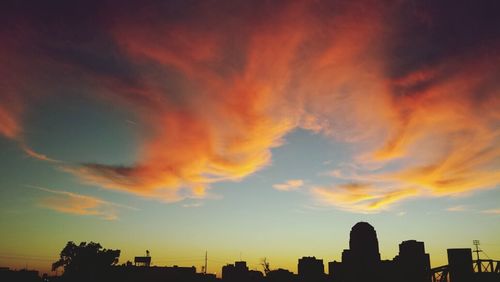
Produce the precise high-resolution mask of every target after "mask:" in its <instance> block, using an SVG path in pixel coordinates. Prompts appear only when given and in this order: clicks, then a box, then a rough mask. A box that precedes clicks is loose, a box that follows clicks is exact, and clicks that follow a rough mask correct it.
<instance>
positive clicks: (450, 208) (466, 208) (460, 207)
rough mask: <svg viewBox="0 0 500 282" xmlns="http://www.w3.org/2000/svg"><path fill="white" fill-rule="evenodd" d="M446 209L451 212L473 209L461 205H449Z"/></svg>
mask: <svg viewBox="0 0 500 282" xmlns="http://www.w3.org/2000/svg"><path fill="white" fill-rule="evenodd" d="M446 210H447V211H450V212H463V211H470V210H471V209H470V208H469V207H468V206H464V205H459V206H453V207H449V208H447V209H446Z"/></svg>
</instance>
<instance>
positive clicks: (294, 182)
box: [273, 179, 304, 191]
mask: <svg viewBox="0 0 500 282" xmlns="http://www.w3.org/2000/svg"><path fill="white" fill-rule="evenodd" d="M303 185H304V180H302V179H290V180H287V181H286V182H285V183H280V184H274V185H273V188H274V189H276V190H279V191H293V190H297V189H299V188H300V187H302V186H303Z"/></svg>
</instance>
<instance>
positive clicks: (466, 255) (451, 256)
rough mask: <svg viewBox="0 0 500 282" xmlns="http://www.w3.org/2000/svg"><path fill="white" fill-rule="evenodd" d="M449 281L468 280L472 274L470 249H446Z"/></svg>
mask: <svg viewBox="0 0 500 282" xmlns="http://www.w3.org/2000/svg"><path fill="white" fill-rule="evenodd" d="M448 266H449V270H450V282H470V281H472V277H473V274H474V269H473V268H472V251H471V249H448Z"/></svg>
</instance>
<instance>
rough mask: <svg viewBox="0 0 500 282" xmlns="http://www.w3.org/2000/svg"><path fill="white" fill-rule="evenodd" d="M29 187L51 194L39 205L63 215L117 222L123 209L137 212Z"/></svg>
mask: <svg viewBox="0 0 500 282" xmlns="http://www.w3.org/2000/svg"><path fill="white" fill-rule="evenodd" d="M28 187H31V188H35V189H38V190H40V191H44V192H46V193H49V194H51V195H49V196H45V197H42V198H41V199H39V201H38V205H39V206H40V207H43V208H47V209H51V210H54V211H57V212H61V213H68V214H76V215H91V216H96V217H99V218H102V219H105V220H116V219H118V216H119V213H120V211H121V210H122V209H132V210H136V209H135V208H132V207H129V206H125V205H120V204H116V203H113V202H108V201H105V200H102V199H99V198H96V197H92V196H86V195H82V194H77V193H72V192H67V191H60V190H52V189H48V188H44V187H39V186H32V185H28Z"/></svg>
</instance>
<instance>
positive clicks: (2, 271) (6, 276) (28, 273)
mask: <svg viewBox="0 0 500 282" xmlns="http://www.w3.org/2000/svg"><path fill="white" fill-rule="evenodd" d="M0 281H6V282H7V281H8V282H11V281H12V282H40V281H42V279H41V278H40V276H39V275H38V271H36V270H27V269H21V270H11V269H9V268H8V267H2V268H0Z"/></svg>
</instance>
